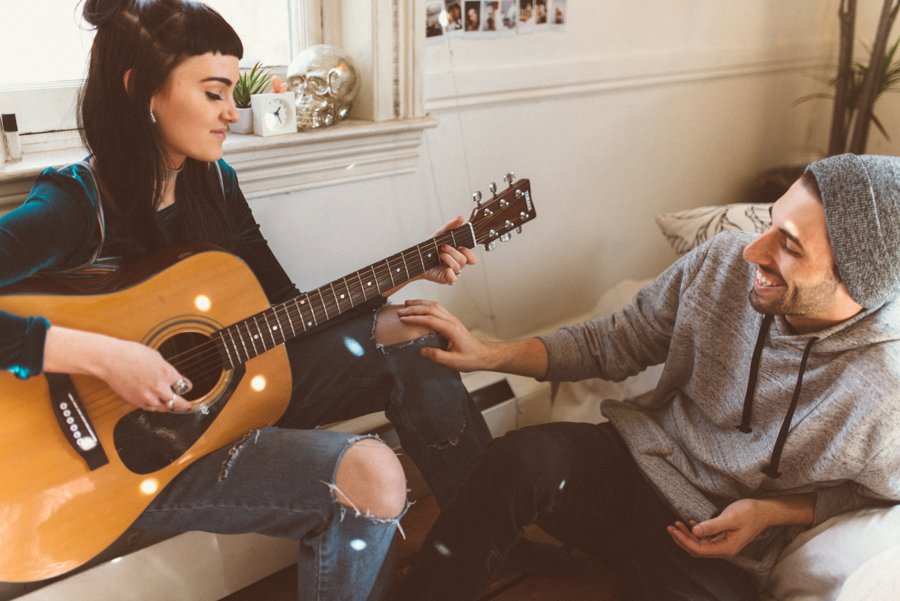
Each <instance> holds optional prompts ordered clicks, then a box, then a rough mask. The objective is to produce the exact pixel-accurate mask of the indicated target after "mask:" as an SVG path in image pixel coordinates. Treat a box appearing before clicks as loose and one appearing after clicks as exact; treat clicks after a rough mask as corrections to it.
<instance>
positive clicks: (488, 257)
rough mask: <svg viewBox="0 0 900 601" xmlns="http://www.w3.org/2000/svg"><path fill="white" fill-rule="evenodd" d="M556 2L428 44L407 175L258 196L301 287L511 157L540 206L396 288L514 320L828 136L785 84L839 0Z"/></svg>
mask: <svg viewBox="0 0 900 601" xmlns="http://www.w3.org/2000/svg"><path fill="white" fill-rule="evenodd" d="M568 4H569V19H570V22H569V24H568V26H567V28H566V29H565V30H564V31H562V32H547V33H539V34H530V35H519V36H512V37H507V38H496V39H475V40H472V39H469V38H467V37H465V36H462V37H459V36H446V37H445V38H444V39H443V40H440V41H439V42H438V43H432V44H428V45H427V47H426V57H425V64H426V76H425V81H426V108H427V109H428V111H429V112H430V113H431V114H432V115H433V116H435V117H436V118H437V119H438V121H439V126H438V127H437V128H436V129H433V130H429V131H428V132H427V133H426V136H425V141H424V146H423V155H422V157H421V159H420V162H419V169H418V171H417V172H416V173H415V174H413V175H407V176H400V177H393V178H385V179H379V180H371V181H368V182H362V183H356V184H350V185H345V186H340V187H333V188H328V189H320V190H313V191H305V192H302V193H297V194H290V195H282V196H278V197H272V198H269V199H263V200H259V201H255V202H254V205H253V206H254V211H255V212H256V214H257V217H258V218H259V219H260V221H261V222H262V223H263V227H264V231H265V232H266V233H267V235H268V236H269V237H270V239H271V240H272V243H273V246H275V248H276V251H277V252H278V254H279V256H281V257H282V258H283V259H284V262H285V264H286V266H287V267H288V269H289V271H290V272H291V274H292V275H293V276H294V277H295V278H296V280H297V282H298V284H300V285H301V287H306V288H311V287H314V286H316V285H319V284H322V283H325V282H326V281H328V280H331V279H334V278H336V277H339V276H342V275H344V274H345V273H347V272H350V271H352V270H354V269H356V268H359V267H362V266H364V265H366V264H368V263H371V262H373V261H376V260H378V259H380V258H382V257H384V256H386V255H388V254H391V253H393V252H396V251H397V250H399V249H400V248H403V247H406V246H408V245H410V244H413V243H416V242H419V241H421V240H423V239H425V238H426V237H427V236H429V235H430V234H431V233H432V231H433V230H434V229H435V228H436V227H437V226H438V225H440V224H441V223H443V222H444V221H446V220H448V219H450V218H451V217H453V216H454V215H456V214H460V213H462V214H467V213H468V212H469V211H470V210H471V208H472V205H471V202H470V200H469V199H470V195H471V193H472V192H473V191H474V190H476V189H479V188H480V189H481V190H482V191H484V192H485V193H487V183H488V182H490V181H492V180H494V181H497V182H501V179H502V176H503V174H504V173H505V172H506V171H509V170H512V171H515V172H516V173H517V175H518V176H520V177H528V178H530V179H531V181H532V190H533V193H534V198H535V201H536V208H537V213H538V219H537V220H536V221H535V222H534V223H530V224H528V225H526V227H525V231H524V232H523V234H522V235H521V236H515V237H514V238H513V241H511V242H509V243H507V244H505V245H501V247H500V248H499V249H498V250H497V251H495V252H493V253H485V252H482V253H481V257H482V259H483V260H482V263H481V265H480V266H478V267H477V268H475V269H469V270H467V271H466V272H465V274H464V277H463V279H462V281H461V283H460V284H459V285H457V286H454V287H453V288H442V289H437V288H435V287H433V286H432V287H427V286H425V285H417V287H416V288H415V289H413V290H411V291H410V292H409V293H408V294H407V296H411V295H412V296H418V295H422V296H428V297H432V298H438V299H440V300H442V301H443V302H445V303H446V304H447V305H448V306H450V307H451V309H452V310H454V311H455V312H457V314H458V315H460V317H462V318H463V320H464V321H465V322H466V323H468V324H470V325H472V326H475V327H477V328H479V329H481V330H483V331H486V332H488V333H489V334H491V335H496V336H498V337H509V336H517V335H523V334H526V333H529V332H533V331H536V330H539V329H541V328H543V327H546V326H547V325H548V324H550V323H555V322H560V321H564V320H566V319H568V318H571V317H572V316H575V315H578V314H580V313H582V312H584V311H586V310H588V309H589V308H590V307H591V306H592V305H593V299H594V298H596V296H597V295H598V294H599V293H600V292H601V291H602V290H605V289H607V288H608V287H610V286H612V285H613V284H615V283H616V282H618V281H619V280H621V279H622V278H626V277H648V276H651V275H654V274H655V273H658V272H659V270H661V269H662V268H663V267H664V266H665V265H666V264H668V263H669V262H670V261H671V260H672V259H673V258H674V255H673V253H672V252H671V251H670V250H669V249H668V247H667V245H666V243H665V241H664V239H663V237H662V236H661V235H660V234H659V232H658V230H657V228H656V225H655V223H654V221H653V216H654V215H655V214H657V213H659V212H662V211H667V210H673V209H679V208H685V207H690V206H698V205H702V204H710V203H723V202H729V201H733V200H735V199H738V198H739V197H740V196H741V193H742V191H743V189H744V186H745V185H746V184H747V183H748V182H749V181H750V180H751V179H752V178H753V177H754V176H755V175H756V174H757V173H759V172H760V171H762V170H763V169H766V168H769V167H772V166H776V165H780V164H783V163H786V162H797V161H800V162H805V161H808V160H809V159H811V158H813V157H814V156H815V154H816V152H817V150H818V149H819V148H821V147H822V146H823V145H824V141H825V139H826V137H827V124H828V117H829V106H828V103H827V102H818V103H817V102H810V103H806V104H803V105H801V106H799V107H792V106H791V103H792V101H793V100H794V99H796V98H798V97H800V96H803V95H805V94H809V93H811V92H814V91H818V90H819V89H820V88H821V84H820V83H818V82H817V81H816V80H815V79H813V77H812V76H813V75H815V74H821V72H822V66H823V65H824V64H825V63H827V62H828V61H830V60H832V57H833V54H834V44H835V39H836V31H837V25H836V19H835V16H834V15H835V13H836V5H837V2H836V1H834V0H830V1H829V2H820V1H819V0H792V1H791V2H782V1H780V0H756V1H754V2H740V3H736V2H721V1H717V0H672V1H668V2H652V1H649V0H609V1H606V2H596V1H589V0H569V2H568ZM898 136H900V131H898Z"/></svg>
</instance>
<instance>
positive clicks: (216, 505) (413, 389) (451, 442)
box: [135, 311, 490, 601]
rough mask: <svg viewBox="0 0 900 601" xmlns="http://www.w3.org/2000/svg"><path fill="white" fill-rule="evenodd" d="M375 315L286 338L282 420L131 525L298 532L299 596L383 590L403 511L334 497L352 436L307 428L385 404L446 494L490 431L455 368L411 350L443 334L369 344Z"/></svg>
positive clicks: (357, 596)
mask: <svg viewBox="0 0 900 601" xmlns="http://www.w3.org/2000/svg"><path fill="white" fill-rule="evenodd" d="M375 319H376V315H375V314H374V313H373V312H372V311H365V312H362V311H360V312H357V313H353V314H351V315H349V316H348V317H347V318H345V319H343V320H342V321H339V322H338V323H336V324H335V325H332V326H331V327H328V328H326V329H323V330H320V331H318V332H316V333H314V334H312V335H310V336H307V337H305V338H301V339H298V340H295V341H292V342H290V343H288V353H289V357H290V361H291V368H292V376H293V387H294V394H293V398H292V400H291V404H290V406H289V408H288V410H287V411H286V412H285V415H284V416H283V417H282V418H281V420H280V421H279V422H278V424H276V426H275V427H269V428H264V429H262V430H259V431H255V432H251V433H250V434H248V435H247V437H245V438H244V439H242V440H240V441H238V442H236V443H235V444H233V445H231V446H230V447H224V448H222V449H219V450H218V451H216V452H214V453H211V454H209V455H207V456H206V457H204V458H202V459H200V460H199V461H197V462H196V463H194V464H193V465H191V466H190V467H189V468H187V469H186V470H185V471H184V472H182V473H181V474H180V475H179V476H178V477H177V478H176V479H175V480H174V481H173V482H172V483H171V484H170V485H169V486H167V487H166V489H165V490H164V491H163V492H162V493H161V494H160V495H159V496H158V497H157V498H156V499H155V500H154V502H153V503H152V504H151V505H150V506H149V507H148V508H147V510H146V511H145V512H144V513H143V514H142V515H141V517H140V518H138V521H137V522H136V523H135V526H137V527H139V528H146V529H153V530H165V531H177V532H182V531H187V530H203V531H207V532H216V533H230V534H235V533H245V532H256V533H261V534H267V535H271V536H277V537H282V538H290V539H295V540H299V541H300V555H299V557H298V564H297V565H298V570H299V574H298V576H299V578H298V580H299V597H298V598H299V599H301V600H302V601H326V600H327V601H331V600H342V601H343V600H348V601H349V600H354V601H356V600H360V601H364V600H367V599H371V600H375V599H380V598H382V596H383V595H384V593H385V589H386V588H387V586H388V585H389V583H390V576H391V572H392V569H391V567H392V566H391V562H390V548H391V542H392V539H393V536H394V533H395V531H396V530H397V524H398V521H399V519H400V517H402V515H401V516H397V517H396V518H393V519H378V518H374V517H372V516H367V515H364V514H359V513H357V512H354V511H353V510H348V509H347V508H346V507H344V506H343V505H341V504H339V503H338V502H337V500H336V499H335V496H334V491H333V490H332V486H333V483H334V476H335V472H336V469H337V465H338V463H339V462H340V459H341V457H342V456H343V453H344V451H346V449H347V448H348V447H349V446H350V445H351V444H353V443H354V442H355V441H356V440H357V439H359V436H357V435H353V434H345V433H338V432H330V431H326V430H316V429H312V428H315V426H317V425H320V424H327V423H331V422H334V421H338V420H343V419H348V418H351V417H356V416H358V415H363V414H366V413H371V412H375V411H382V410H383V411H385V412H386V414H387V416H388V418H389V419H390V420H391V422H392V423H393V425H394V427H395V428H396V430H397V434H398V436H399V438H400V441H401V444H402V445H403V448H404V451H405V452H406V453H407V454H408V455H409V456H410V457H411V458H412V459H413V461H415V463H416V465H417V467H418V468H419V469H420V471H421V472H422V475H423V477H424V478H425V479H426V481H427V482H428V484H429V485H430V486H431V488H432V490H433V491H434V493H435V495H436V496H437V498H438V500H439V501H440V502H442V503H443V502H446V501H447V500H448V499H449V498H450V497H451V496H452V494H453V493H454V491H455V490H456V488H457V487H458V486H459V485H460V484H461V483H462V481H463V480H464V479H465V478H466V476H467V475H468V473H469V471H470V469H471V468H472V467H473V466H474V464H475V460H476V459H477V458H478V456H479V455H480V454H481V452H482V450H483V449H484V447H485V446H486V445H487V443H488V442H489V440H490V433H489V431H488V429H487V426H486V424H485V423H484V420H483V418H482V417H481V414H480V412H479V411H478V410H477V408H476V407H475V406H474V403H473V402H472V400H471V398H470V397H469V394H468V392H467V391H466V389H465V387H464V386H463V384H462V382H461V381H460V379H459V375H458V374H457V373H456V372H454V371H452V370H450V369H447V368H445V367H442V366H440V365H437V364H436V363H433V362H431V361H428V360H427V359H424V358H422V357H421V356H420V355H419V352H418V351H419V349H420V348H422V347H423V346H426V345H427V346H439V345H442V344H443V343H444V342H443V339H441V338H440V337H438V336H436V335H430V336H425V337H423V338H420V339H418V340H414V341H412V342H410V343H406V344H398V345H394V346H391V347H384V346H381V345H378V344H376V343H375V341H374V334H373V333H374V322H375ZM379 576H380V577H379Z"/></svg>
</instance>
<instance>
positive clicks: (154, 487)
mask: <svg viewBox="0 0 900 601" xmlns="http://www.w3.org/2000/svg"><path fill="white" fill-rule="evenodd" d="M139 488H140V489H141V492H142V493H144V494H145V495H152V494H153V493H155V492H156V491H158V490H159V480H157V479H156V478H147V479H146V480H142V481H141V483H140V485H139Z"/></svg>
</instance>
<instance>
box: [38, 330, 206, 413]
mask: <svg viewBox="0 0 900 601" xmlns="http://www.w3.org/2000/svg"><path fill="white" fill-rule="evenodd" d="M44 371H47V372H52V373H67V374H84V375H90V376H94V377H97V378H99V379H101V380H103V381H104V382H106V384H107V385H108V386H109V388H110V389H111V390H112V392H113V393H115V394H116V395H117V396H119V397H120V398H121V399H122V400H124V401H126V402H128V403H131V404H132V405H134V406H135V407H138V408H139V409H144V410H145V411H159V412H165V411H186V410H188V409H190V408H191V404H190V403H189V402H188V401H186V400H185V399H184V397H183V396H182V395H178V394H175V391H174V390H173V387H174V386H175V385H176V384H177V383H178V382H179V381H180V380H181V379H182V375H181V374H180V373H178V370H177V369H175V368H174V367H173V366H172V365H171V364H169V363H168V362H167V361H166V360H165V359H164V358H163V356H162V355H161V354H160V353H159V351H157V350H155V349H152V348H150V347H149V346H146V345H144V344H141V343H139V342H132V341H130V340H122V339H119V338H113V337H110V336H104V335H102V334H95V333H93V332H85V331H82V330H73V329H70V328H63V327H59V326H52V327H51V328H50V329H49V330H47V338H46V340H45V343H44Z"/></svg>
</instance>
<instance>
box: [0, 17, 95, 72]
mask: <svg viewBox="0 0 900 601" xmlns="http://www.w3.org/2000/svg"><path fill="white" fill-rule="evenodd" d="M76 5H77V8H76ZM0 11H2V12H0V15H2V18H0V61H2V68H0V85H4V84H35V83H43V82H48V81H64V80H70V79H82V78H83V77H84V72H85V67H86V62H85V61H86V58H87V53H88V50H89V49H90V47H91V42H92V41H93V39H94V32H93V31H88V30H87V27H83V26H82V25H81V6H80V5H78V3H77V2H76V0H66V1H65V2H60V1H59V0H3V5H2V8H0Z"/></svg>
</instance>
